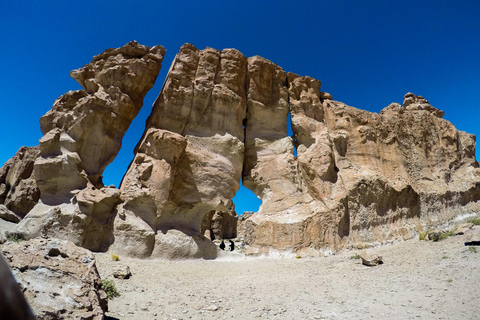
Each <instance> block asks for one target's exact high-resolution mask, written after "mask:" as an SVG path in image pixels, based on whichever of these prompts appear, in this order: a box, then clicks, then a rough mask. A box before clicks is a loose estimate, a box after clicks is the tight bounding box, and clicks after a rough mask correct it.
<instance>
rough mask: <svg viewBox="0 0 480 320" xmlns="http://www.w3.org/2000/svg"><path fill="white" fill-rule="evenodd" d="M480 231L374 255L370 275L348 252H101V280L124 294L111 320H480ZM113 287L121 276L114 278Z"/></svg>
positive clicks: (112, 302)
mask: <svg viewBox="0 0 480 320" xmlns="http://www.w3.org/2000/svg"><path fill="white" fill-rule="evenodd" d="M472 233H473V234H475V235H473V236H478V234H479V233H480V227H478V226H477V227H474V228H473V229H472V230H469V232H468V233H466V234H465V235H460V236H454V237H449V238H448V239H446V240H443V241H440V242H427V241H419V240H416V239H412V240H409V241H405V242H401V243H396V244H392V245H387V246H381V247H376V248H372V249H369V252H372V253H375V254H379V255H382V256H383V259H384V264H382V265H379V266H376V267H366V266H363V265H362V264H361V260H358V259H354V258H353V256H355V255H356V254H359V253H361V251H345V252H342V253H338V254H336V255H333V256H329V257H323V258H278V259H265V258H251V257H245V256H243V255H242V254H240V253H238V252H235V251H234V252H233V253H226V254H224V255H223V256H221V257H220V258H218V259H217V260H212V261H206V260H181V261H167V260H152V259H148V260H140V259H131V258H126V257H120V261H112V260H111V258H110V255H109V254H97V266H98V269H99V272H100V275H101V276H102V278H112V276H111V272H112V271H111V270H112V269H113V268H115V267H117V266H119V265H127V266H129V267H130V270H131V272H132V274H133V275H132V277H131V278H130V279H128V280H120V279H114V281H115V284H116V287H117V289H118V291H119V292H120V293H121V296H120V297H118V298H114V299H113V300H110V302H109V310H110V311H109V312H108V313H107V316H108V318H107V319H111V320H112V319H169V320H171V319H178V320H180V319H255V318H262V319H372V318H375V319H480V247H477V249H476V250H477V251H478V252H473V251H474V250H473V249H471V250H470V249H469V247H466V246H464V242H465V241H468V239H470V238H471V237H472ZM112 279H113V278H112Z"/></svg>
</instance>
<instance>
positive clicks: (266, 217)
mask: <svg viewBox="0 0 480 320" xmlns="http://www.w3.org/2000/svg"><path fill="white" fill-rule="evenodd" d="M288 83H289V101H290V110H291V120H292V130H293V133H294V136H295V145H296V148H297V157H296V158H295V159H294V161H292V163H293V165H291V166H289V167H291V168H292V169H291V172H290V173H289V174H288V175H287V174H286V173H287V172H288V171H289V170H284V171H282V172H284V173H282V174H281V175H280V176H279V175H277V172H278V168H279V166H276V167H277V170H275V171H274V170H266V171H265V173H263V174H262V175H261V176H260V177H257V179H258V180H261V181H266V180H268V179H266V178H265V177H264V176H265V175H268V176H270V175H272V176H275V177H276V178H277V179H281V180H283V181H282V183H285V182H284V181H285V180H286V181H288V182H290V183H292V184H293V185H296V186H297V189H296V190H294V189H293V188H292V192H291V194H292V195H295V194H298V193H300V194H302V196H300V197H299V196H298V195H295V196H293V197H292V198H294V199H296V200H295V201H296V203H293V204H291V203H292V201H293V200H292V199H291V198H290V197H288V196H286V195H285V196H282V197H281V198H280V199H274V201H273V202H274V203H275V210H272V209H270V204H269V203H270V202H272V200H271V197H267V199H265V197H263V198H262V200H263V201H264V203H263V204H262V206H261V208H260V211H259V212H258V213H257V214H255V215H254V216H253V217H252V218H250V219H248V220H247V222H246V227H245V228H246V231H245V238H246V243H247V244H249V245H250V247H249V251H250V252H251V253H267V252H269V251H270V250H271V249H282V250H292V251H295V252H297V253H299V252H302V253H305V254H308V253H310V252H311V249H326V248H331V249H340V248H344V247H346V246H350V245H351V246H363V245H369V244H372V243H374V242H385V241H388V240H395V239H408V238H410V237H412V236H414V235H415V234H417V233H418V232H420V231H422V230H424V229H426V228H431V227H434V226H437V225H440V224H443V223H446V222H448V221H450V220H452V219H453V218H454V217H455V216H457V215H459V214H461V213H470V212H476V211H478V209H479V204H478V200H479V199H480V191H479V189H478V185H479V183H478V182H479V178H480V175H479V169H478V164H477V162H476V161H475V137H474V136H473V135H470V134H467V133H465V132H461V131H458V130H456V129H455V127H454V126H453V125H452V124H451V123H450V122H448V121H446V120H444V119H442V116H443V112H442V111H440V110H438V109H435V108H434V107H432V106H431V105H430V104H429V103H428V101H426V100H425V99H424V98H423V97H420V96H416V95H414V94H411V93H408V94H406V95H405V101H404V103H403V106H402V105H400V104H396V103H393V104H391V105H389V106H388V107H386V108H385V109H383V110H382V111H381V112H380V114H376V113H371V112H367V111H363V110H359V109H356V108H353V107H349V106H346V105H345V104H343V103H341V102H337V101H332V100H329V99H323V98H322V93H320V83H319V82H318V81H316V80H314V79H311V78H309V77H298V76H296V75H293V74H289V76H288ZM248 152H249V150H248V148H247V151H246V153H248ZM283 155H285V153H283ZM283 163H284V164H286V163H288V162H287V161H283ZM259 165H261V162H258V163H257V166H259ZM292 177H294V178H292ZM282 190H285V188H282ZM254 192H257V194H259V195H260V196H262V194H261V193H258V191H255V189H254ZM276 194H281V193H276ZM298 199H302V200H300V201H299V200H298Z"/></svg>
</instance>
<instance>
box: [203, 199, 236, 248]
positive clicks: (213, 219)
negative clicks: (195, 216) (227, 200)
mask: <svg viewBox="0 0 480 320" xmlns="http://www.w3.org/2000/svg"><path fill="white" fill-rule="evenodd" d="M237 221H238V215H237V213H236V212H235V205H234V204H233V203H232V204H231V207H230V208H229V209H228V210H224V211H210V212H209V213H207V214H206V215H205V216H204V217H203V220H202V228H201V233H202V234H203V235H204V236H205V237H206V238H207V239H211V240H215V239H234V238H236V237H237Z"/></svg>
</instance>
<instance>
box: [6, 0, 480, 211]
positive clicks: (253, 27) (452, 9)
mask: <svg viewBox="0 0 480 320" xmlns="http://www.w3.org/2000/svg"><path fill="white" fill-rule="evenodd" d="M0 17H1V18H0V39H2V45H1V50H0V75H1V79H0V107H1V109H2V116H1V117H0V121H1V125H0V137H1V138H2V139H1V141H2V143H1V148H0V165H1V164H3V163H4V162H5V161H7V160H8V159H9V158H10V157H12V156H13V155H14V154H15V152H16V151H17V150H18V149H19V148H20V146H23V145H27V146H33V145H38V139H39V138H40V137H41V136H42V134H41V132H40V125H39V118H40V117H41V116H42V115H43V114H45V113H46V112H47V111H48V110H49V109H50V108H51V106H52V104H53V102H54V100H55V99H56V98H58V97H59V96H60V95H62V94H64V93H65V92H67V91H69V90H77V89H80V86H79V85H78V84H77V83H76V81H75V80H73V79H71V78H70V77H69V72H70V70H72V69H77V68H79V67H81V66H83V65H84V64H86V63H88V62H90V61H91V58H92V56H94V55H96V54H99V53H101V52H102V51H104V50H105V49H106V48H112V47H119V46H122V45H124V44H125V43H127V42H128V41H130V40H137V41H138V42H139V43H141V44H144V45H148V46H153V45H156V44H160V45H163V46H164V47H165V48H166V49H167V54H166V56H165V60H164V64H163V69H162V71H161V73H160V75H159V78H158V80H157V83H156V85H155V87H154V88H153V89H152V90H151V91H150V92H149V94H148V95H147V97H146V98H145V104H144V108H143V109H142V111H141V112H140V114H139V116H138V117H137V119H136V120H135V121H134V122H133V123H132V126H131V128H130V130H129V131H128V132H127V134H126V136H125V138H124V143H123V148H122V151H121V152H120V154H119V155H118V157H117V159H116V160H115V162H114V163H112V164H111V165H110V166H109V167H108V168H107V170H106V172H105V178H104V182H105V183H106V184H115V185H116V186H118V184H119V181H120V179H121V177H122V176H123V174H124V172H125V170H126V168H127V166H128V164H129V162H130V161H131V159H132V158H133V153H132V150H133V147H134V146H135V144H136V143H137V141H138V139H139V138H140V136H141V134H142V132H143V129H144V123H145V119H146V118H147V116H148V114H149V113H150V110H151V106H152V103H153V101H154V99H155V97H156V96H157V95H158V93H159V91H160V89H161V87H162V84H163V80H164V78H165V75H166V73H167V71H168V68H169V66H170V64H171V61H172V59H173V57H174V56H175V54H176V53H177V51H178V49H179V48H180V46H181V45H182V44H183V43H185V42H190V43H193V44H194V45H195V46H196V47H197V48H199V49H203V48H205V47H206V46H209V47H214V48H216V49H223V48H236V49H238V50H240V51H241V52H242V53H243V54H245V55H246V56H253V55H260V56H263V57H265V58H267V59H270V60H272V61H273V62H275V63H277V64H278V65H280V66H281V67H282V68H283V69H284V70H286V71H291V72H294V73H297V74H300V75H309V76H312V77H314V78H317V79H319V80H321V81H322V89H323V91H327V92H330V93H331V94H332V95H333V98H334V99H335V100H339V101H342V102H344V103H346V104H348V105H351V106H354V107H357V108H362V109H366V110H369V111H374V112H379V111H380V110H381V109H382V108H383V107H385V106H387V105H388V104H389V103H391V102H400V103H401V102H402V101H403V95H404V94H405V93H406V92H413V93H415V94H418V95H422V96H424V97H425V98H427V99H428V100H429V101H430V102H431V104H432V105H433V106H435V107H437V108H439V109H442V110H444V111H445V116H444V118H446V119H447V120H449V121H451V122H452V123H453V124H454V125H455V126H457V128H459V129H460V130H463V131H467V132H469V133H473V134H476V135H477V136H478V135H479V134H480V127H479V125H478V121H479V119H480V108H479V101H480V1H478V0H462V1H455V2H454V1H443V0H431V1H424V0H422V1H418V0H417V1H331V0H330V1H320V0H309V1H280V0H276V1H249V0H244V1H233V0H219V1H81V2H80V1H48V0H46V1H7V0H4V1H1V2H0ZM477 158H478V152H477ZM248 195H249V192H246V191H245V192H242V195H241V196H238V197H236V199H235V200H236V206H237V212H239V213H241V212H243V211H256V210H257V209H256V208H255V201H253V200H251V198H249V197H248ZM256 205H257V206H258V203H257V204H256Z"/></svg>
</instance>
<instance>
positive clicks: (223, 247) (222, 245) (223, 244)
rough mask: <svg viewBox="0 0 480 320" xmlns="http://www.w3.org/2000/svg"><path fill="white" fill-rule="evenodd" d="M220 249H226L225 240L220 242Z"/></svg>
mask: <svg viewBox="0 0 480 320" xmlns="http://www.w3.org/2000/svg"><path fill="white" fill-rule="evenodd" d="M220 249H222V250H225V242H223V240H222V243H220Z"/></svg>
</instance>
